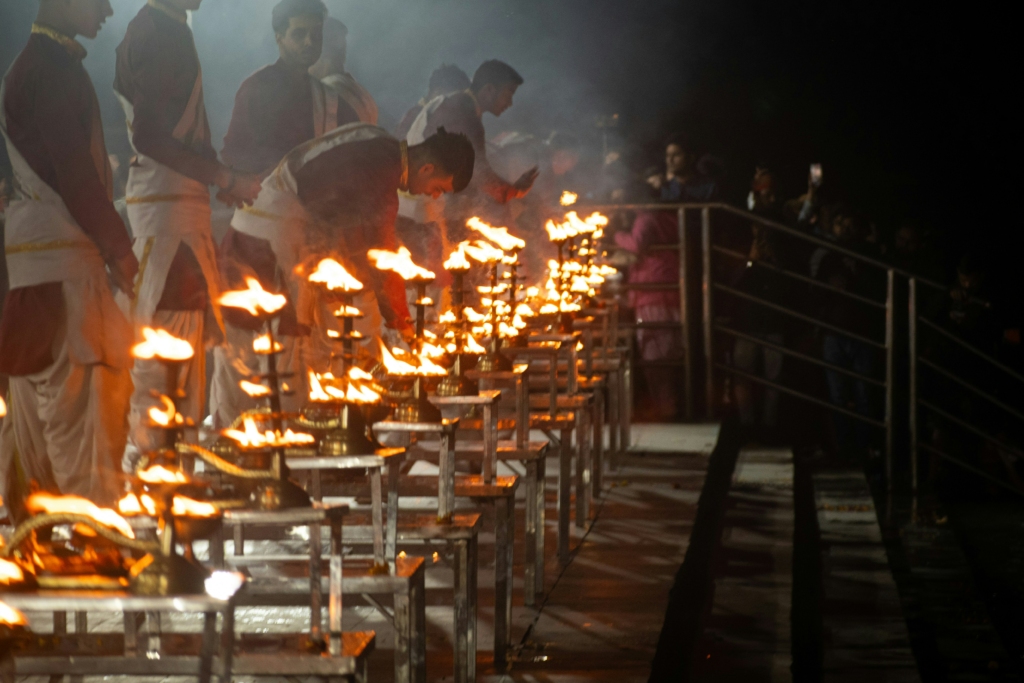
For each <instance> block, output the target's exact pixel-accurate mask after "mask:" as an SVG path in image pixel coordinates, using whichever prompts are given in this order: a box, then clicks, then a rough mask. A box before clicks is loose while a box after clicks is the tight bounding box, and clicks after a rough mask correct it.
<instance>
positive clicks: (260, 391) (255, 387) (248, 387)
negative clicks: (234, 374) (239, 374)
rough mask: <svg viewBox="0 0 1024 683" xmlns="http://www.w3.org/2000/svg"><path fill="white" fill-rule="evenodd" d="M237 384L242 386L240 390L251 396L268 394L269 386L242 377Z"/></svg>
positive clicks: (261, 396)
mask: <svg viewBox="0 0 1024 683" xmlns="http://www.w3.org/2000/svg"><path fill="white" fill-rule="evenodd" d="M238 386H240V387H242V391H244V392H245V393H246V394H248V395H249V396H251V397H252V398H263V397H265V396H270V387H267V386H263V385H262V384H256V383H255V382H249V381H248V380H244V379H243V380H242V381H241V382H239V383H238Z"/></svg>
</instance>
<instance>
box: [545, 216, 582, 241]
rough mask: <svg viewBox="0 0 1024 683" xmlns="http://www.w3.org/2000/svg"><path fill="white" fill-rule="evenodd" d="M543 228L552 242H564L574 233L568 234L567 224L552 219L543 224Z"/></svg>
mask: <svg viewBox="0 0 1024 683" xmlns="http://www.w3.org/2000/svg"><path fill="white" fill-rule="evenodd" d="M544 229H545V230H547V231H548V239H549V240H551V241H552V242H564V241H566V240H567V239H569V238H570V237H573V236H574V234H575V233H574V234H569V229H568V227H567V226H565V225H560V224H558V223H555V222H554V221H552V220H549V221H548V222H547V223H545V224H544Z"/></svg>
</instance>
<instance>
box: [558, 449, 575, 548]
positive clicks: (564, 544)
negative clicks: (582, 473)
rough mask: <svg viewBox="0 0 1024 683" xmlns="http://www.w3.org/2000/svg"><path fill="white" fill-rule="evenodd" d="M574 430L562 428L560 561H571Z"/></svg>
mask: <svg viewBox="0 0 1024 683" xmlns="http://www.w3.org/2000/svg"><path fill="white" fill-rule="evenodd" d="M571 478H572V430H571V429H563V430H562V443H561V448H560V450H559V454H558V561H559V562H561V563H562V564H568V563H569V516H570V514H571V512H570V508H571V507H572V498H571V481H570V480H571Z"/></svg>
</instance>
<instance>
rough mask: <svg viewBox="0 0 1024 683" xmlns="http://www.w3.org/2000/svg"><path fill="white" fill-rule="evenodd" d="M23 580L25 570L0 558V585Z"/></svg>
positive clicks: (8, 584)
mask: <svg viewBox="0 0 1024 683" xmlns="http://www.w3.org/2000/svg"><path fill="white" fill-rule="evenodd" d="M24 580H25V572H23V571H22V570H21V567H19V566H18V565H17V564H15V563H13V562H11V561H10V560H3V559H0V586H10V585H11V584H12V583H21V582H22V581H24ZM0 604H2V603H0ZM0 621H2V619H0Z"/></svg>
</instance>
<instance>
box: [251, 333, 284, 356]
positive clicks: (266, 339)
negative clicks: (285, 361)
mask: <svg viewBox="0 0 1024 683" xmlns="http://www.w3.org/2000/svg"><path fill="white" fill-rule="evenodd" d="M282 348H284V347H283V346H281V342H278V341H275V342H274V353H277V352H278V351H280V350H281V349H282ZM252 350H253V351H255V352H256V353H266V354H269V353H270V335H269V334H263V335H260V336H259V337H256V338H255V339H253V340H252Z"/></svg>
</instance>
